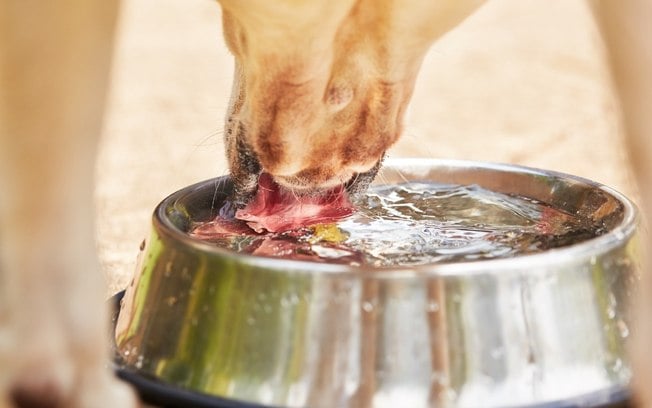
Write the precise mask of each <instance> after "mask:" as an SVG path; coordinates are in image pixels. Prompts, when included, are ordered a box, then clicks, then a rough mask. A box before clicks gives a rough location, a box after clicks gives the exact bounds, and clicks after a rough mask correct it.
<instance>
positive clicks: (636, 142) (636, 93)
mask: <svg viewBox="0 0 652 408" xmlns="http://www.w3.org/2000/svg"><path fill="white" fill-rule="evenodd" d="M594 1H595V2H594V3H593V6H594V11H595V14H596V17H597V20H598V23H599V24H598V25H599V27H600V29H601V31H602V34H603V37H604V40H605V44H606V45H607V53H608V57H609V62H610V65H611V69H612V73H613V78H614V84H615V85H616V90H617V91H618V95H619V97H620V102H621V106H622V113H623V119H624V124H625V133H626V135H627V137H626V143H627V147H628V150H629V153H630V157H631V159H632V166H633V170H634V173H635V176H636V179H637V182H638V186H639V189H640V192H641V198H642V205H641V210H642V212H643V214H644V215H645V216H646V217H647V237H646V238H647V240H645V239H644V240H643V241H644V244H643V245H644V246H643V251H642V253H643V255H644V256H647V259H646V260H645V262H644V265H645V267H644V271H643V285H642V290H641V296H640V298H639V302H638V303H639V307H638V315H637V326H636V331H635V332H634V337H635V341H634V344H635V346H634V347H633V348H632V352H633V358H632V361H633V362H634V365H635V367H634V368H635V371H634V374H635V377H634V386H635V389H636V391H637V397H638V399H639V401H640V402H641V406H644V407H648V406H652V388H650V384H651V383H652V354H650V351H649V347H650V340H651V339H652V316H651V315H650V313H652V268H651V267H652V258H651V257H650V249H651V248H652V242H651V240H650V238H651V237H650V227H651V226H652V219H651V217H652V76H651V75H652V24H650V23H651V22H652V0H627V1H613V0H594ZM644 235H645V234H644Z"/></svg>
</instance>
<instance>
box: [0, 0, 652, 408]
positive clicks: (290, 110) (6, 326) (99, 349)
mask: <svg viewBox="0 0 652 408" xmlns="http://www.w3.org/2000/svg"><path fill="white" fill-rule="evenodd" d="M590 1H592V5H593V6H594V8H595V14H596V16H597V21H599V22H600V27H601V28H602V32H603V33H604V36H605V43H606V44H607V45H608V49H609V56H610V61H611V62H612V65H613V68H614V69H613V72H614V78H615V81H614V82H615V84H616V85H617V89H618V90H619V92H620V95H621V99H622V102H623V107H624V108H625V116H624V118H625V123H626V125H627V126H628V129H629V130H630V132H628V135H629V137H628V143H629V145H630V150H632V151H633V152H634V153H636V154H635V155H633V157H634V169H635V170H636V174H637V176H638V178H639V183H640V186H641V190H642V196H643V202H644V203H646V204H645V205H646V206H645V207H644V209H645V210H646V211H644V212H645V213H650V212H649V211H647V210H650V209H651V207H650V206H649V204H650V203H652V201H651V200H652V192H650V188H649V186H648V182H647V181H648V180H650V179H652V178H651V177H652V167H651V166H650V165H649V164H648V163H649V159H650V158H652V146H651V145H650V142H649V141H648V139H647V138H646V137H645V135H647V134H649V133H650V132H652V127H651V125H650V121H649V119H648V118H647V117H646V114H645V112H644V111H641V110H640V109H639V107H642V106H648V107H649V106H651V105H650V104H651V103H652V102H651V101H652V95H651V94H652V91H650V89H651V88H650V85H651V84H650V79H649V78H647V72H650V67H652V57H651V55H652V52H650V42H649V40H647V39H649V38H652V33H651V32H650V31H651V30H650V28H649V27H648V26H649V25H648V24H647V22H648V21H650V17H652V15H651V13H650V9H651V8H652V6H651V5H650V2H649V1H646V0H628V3H627V4H621V3H619V4H614V3H616V2H609V1H606V0H604V1H599V0H590ZM219 3H220V4H221V6H222V10H223V19H224V24H223V25H224V37H225V41H226V43H227V45H228V47H229V48H230V50H231V51H232V53H233V54H234V57H235V60H236V74H235V78H234V86H233V92H232V95H231V101H230V108H229V113H228V115H227V119H226V125H225V129H226V130H225V143H226V150H227V159H228V162H229V167H230V169H231V175H232V177H233V180H234V183H235V185H236V194H237V199H238V201H239V202H240V203H245V202H246V201H247V200H248V199H249V198H250V197H251V195H252V193H253V190H254V189H255V186H256V180H257V176H258V174H260V172H262V171H265V172H267V173H269V174H271V175H272V176H273V177H274V179H275V180H276V181H277V182H278V183H279V184H281V185H283V186H285V187H286V188H289V189H292V190H295V191H299V192H302V191H316V190H320V189H325V188H329V187H332V186H334V185H340V184H346V185H347V189H349V190H350V191H352V192H355V191H360V190H363V189H364V188H365V186H366V184H368V183H369V181H370V180H371V179H372V178H373V176H374V175H375V172H376V171H377V169H378V168H379V165H380V163H381V161H382V158H383V155H384V153H385V151H386V150H387V149H388V148H389V147H390V146H391V145H392V144H393V143H394V142H395V141H396V140H397V138H398V137H399V136H400V134H401V127H402V120H403V116H404V112H405V108H406V106H407V104H408V102H409V100H410V97H411V94H412V91H413V88H414V81H415V78H416V75H417V73H418V71H419V67H420V63H421V60H422V59H423V57H424V55H425V53H426V51H427V50H428V47H429V46H430V44H431V43H432V42H433V41H435V40H436V39H437V38H438V37H439V36H441V35H443V34H444V33H446V32H447V31H448V30H450V29H453V28H454V27H455V26H456V25H457V24H458V23H459V22H461V21H462V20H463V19H464V18H465V17H467V16H468V15H470V14H472V13H473V12H474V11H475V10H476V9H477V8H478V7H480V6H481V4H482V1H473V0H439V1H432V0H407V1H402V2H397V1H389V0H333V1H326V0H313V1H306V0H304V1H301V0H279V1H275V2H268V1H263V0H219ZM116 14H117V4H116V2H114V1H106V0H104V1H102V0H50V1H48V2H39V1H36V0H0V367H2V368H1V369H0V408H4V407H116V406H119V407H127V408H128V407H133V406H137V404H138V402H137V400H136V398H135V396H134V394H133V393H132V392H131V391H130V390H129V389H128V388H127V387H126V386H125V385H124V384H121V383H119V382H118V381H116V380H115V379H114V378H113V377H112V375H111V373H110V372H109V371H108V369H107V368H106V366H107V364H106V363H107V360H108V358H107V357H108V341H109V340H108V339H109V336H108V335H107V329H108V317H107V315H108V313H107V310H106V308H105V305H104V300H103V293H104V292H103V290H102V282H101V279H100V274H99V268H98V263H97V259H96V256H95V254H94V251H95V247H94V240H93V237H94V230H93V211H92V209H93V204H92V186H93V165H94V156H95V151H96V149H97V136H98V135H99V133H100V129H101V124H102V112H103V108H104V102H105V93H106V88H107V78H108V71H109V66H110V60H111V48H112V36H113V31H114V25H115V19H116ZM645 16H647V17H648V18H647V19H645V18H644V17H645ZM623 27H627V30H623ZM632 30H634V32H633V36H630V35H629V34H630V33H632ZM646 33H647V34H646ZM644 67H647V69H645V68H644ZM631 69H634V71H631ZM637 69H640V71H638V70H637ZM644 286H645V287H646V288H648V286H649V283H648V284H647V286H646V285H644ZM644 293H645V290H644ZM651 297H652V293H650V296H643V297H642V299H643V301H641V302H640V303H641V309H642V310H652V306H650V305H647V304H646V303H645V302H647V301H648V300H649V299H650V298H651ZM646 307H647V308H648V309H645V308H646ZM641 315H643V313H641ZM645 323H646V321H645V320H644V319H640V321H639V327H640V328H641V330H639V332H640V333H646V330H648V329H645ZM639 338H640V339H643V340H639V344H645V340H644V339H646V338H648V339H649V337H645V336H644V335H641V336H639ZM644 350H645V349H644V347H639V348H637V349H636V351H635V352H636V353H638V355H637V356H640V358H635V359H633V360H634V362H635V363H637V364H638V366H637V380H636V384H645V380H646V379H648V380H649V379H651V378H652V373H650V372H649V370H651V369H652V361H650V359H649V358H645V356H646V354H647V353H645V352H644ZM637 390H638V396H639V398H640V400H641V401H644V402H648V403H652V395H650V394H649V393H650V391H649V390H647V389H646V387H645V386H644V385H641V386H639V387H638V388H637Z"/></svg>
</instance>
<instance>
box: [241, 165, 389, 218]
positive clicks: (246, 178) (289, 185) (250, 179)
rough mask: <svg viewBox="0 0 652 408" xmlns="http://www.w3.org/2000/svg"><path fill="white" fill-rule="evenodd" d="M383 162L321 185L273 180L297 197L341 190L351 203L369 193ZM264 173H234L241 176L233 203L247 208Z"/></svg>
mask: <svg viewBox="0 0 652 408" xmlns="http://www.w3.org/2000/svg"><path fill="white" fill-rule="evenodd" d="M382 161H383V158H381V159H380V160H378V162H377V163H376V164H375V165H374V166H373V167H372V168H371V169H369V170H368V171H366V172H364V173H354V174H352V175H348V177H339V178H333V179H331V180H327V181H326V182H323V183H320V184H314V183H310V181H309V180H296V179H294V178H291V177H283V176H278V177H274V176H273V175H272V178H273V179H274V181H275V182H276V183H277V184H278V185H279V186H281V187H282V188H283V189H284V190H286V191H288V192H291V193H292V194H293V195H295V196H297V197H301V196H315V195H320V194H330V193H332V192H333V191H334V190H338V189H341V190H342V191H345V192H346V193H347V195H348V196H349V198H350V199H351V201H356V200H357V199H359V198H360V197H361V196H362V195H363V194H364V193H365V191H367V188H368V187H369V185H370V184H371V183H372V182H373V180H374V178H375V177H376V175H377V174H378V171H379V170H380V168H381V165H382ZM264 172H265V171H264V170H261V171H260V172H256V173H245V174H243V173H242V172H238V173H234V174H239V175H240V176H239V177H237V178H234V180H233V182H234V186H235V188H234V197H233V201H234V202H235V203H236V205H237V206H238V207H243V206H245V205H246V204H247V203H249V201H251V200H252V199H253V197H254V196H255V195H256V192H257V190H258V178H259V177H260V175H261V174H262V173H264Z"/></svg>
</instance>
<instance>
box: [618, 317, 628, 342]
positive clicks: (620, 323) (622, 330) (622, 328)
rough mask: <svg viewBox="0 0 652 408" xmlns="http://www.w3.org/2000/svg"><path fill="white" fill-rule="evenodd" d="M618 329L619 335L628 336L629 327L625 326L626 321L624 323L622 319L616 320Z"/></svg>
mask: <svg viewBox="0 0 652 408" xmlns="http://www.w3.org/2000/svg"><path fill="white" fill-rule="evenodd" d="M617 325H618V331H619V332H620V337H622V338H626V337H627V336H629V327H627V323H625V322H624V321H622V320H618V323H617Z"/></svg>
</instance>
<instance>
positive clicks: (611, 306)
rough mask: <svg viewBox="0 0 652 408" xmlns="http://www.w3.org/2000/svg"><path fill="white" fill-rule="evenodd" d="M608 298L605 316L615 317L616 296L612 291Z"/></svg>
mask: <svg viewBox="0 0 652 408" xmlns="http://www.w3.org/2000/svg"><path fill="white" fill-rule="evenodd" d="M608 299H609V300H608V302H609V303H608V304H607V317H609V318H610V319H613V318H614V317H616V297H615V296H614V294H613V293H610V294H609V298H608Z"/></svg>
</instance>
